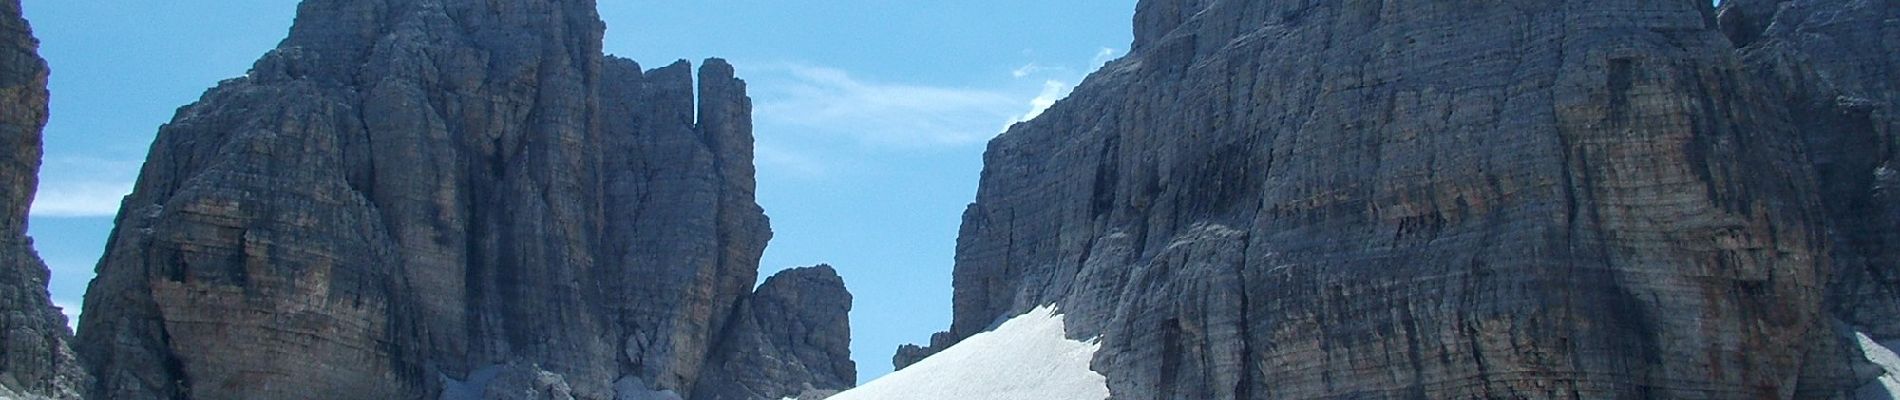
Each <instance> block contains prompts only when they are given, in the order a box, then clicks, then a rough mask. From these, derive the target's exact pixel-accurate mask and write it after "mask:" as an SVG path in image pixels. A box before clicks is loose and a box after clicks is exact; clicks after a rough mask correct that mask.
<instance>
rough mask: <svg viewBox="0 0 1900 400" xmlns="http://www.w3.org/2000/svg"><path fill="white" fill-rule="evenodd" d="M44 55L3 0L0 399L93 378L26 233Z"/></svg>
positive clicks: (73, 392) (40, 123)
mask: <svg viewBox="0 0 1900 400" xmlns="http://www.w3.org/2000/svg"><path fill="white" fill-rule="evenodd" d="M46 75H47V71H46V62H45V61H44V60H41V59H40V57H39V41H38V40H36V39H34V38H33V32H32V29H31V28H30V27H28V26H27V22H26V19H24V18H22V16H21V14H20V2H19V0H0V398H21V399H43V398H50V399H77V398H79V394H80V390H83V387H84V386H85V385H86V384H87V382H88V381H89V380H90V378H89V377H87V376H86V374H85V371H84V370H83V369H81V368H80V366H79V362H78V359H77V358H76V357H75V355H74V354H73V351H72V348H71V347H70V345H69V343H70V342H71V341H72V339H73V334H72V331H71V330H68V329H67V327H66V316H65V315H62V314H61V313H60V311H59V309H57V308H54V306H53V301H52V299H51V297H49V296H48V294H47V291H46V280H47V277H48V274H49V271H48V270H47V269H46V264H45V263H44V262H41V261H40V256H39V253H37V252H34V251H33V240H32V239H30V238H28V237H27V236H26V216H27V209H28V207H30V206H31V205H32V204H33V193H34V192H35V191H36V190H37V189H38V185H39V170H40V152H41V148H40V129H41V128H43V127H45V126H46V117H47V103H46V100H47V92H46Z"/></svg>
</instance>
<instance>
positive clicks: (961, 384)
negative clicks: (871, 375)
mask: <svg viewBox="0 0 1900 400" xmlns="http://www.w3.org/2000/svg"><path fill="white" fill-rule="evenodd" d="M1101 347H1102V345H1101V342H1100V341H1099V340H1091V341H1087V342H1081V341H1074V340H1069V339H1068V337H1067V336H1066V332H1065V331H1064V324H1063V321H1062V315H1060V314H1057V313H1056V309H1055V308H1054V307H1052V306H1045V307H1039V308H1036V309H1035V310H1033V311H1030V312H1029V313H1028V314H1023V315H1022V316H1019V317H1016V318H1012V319H1010V320H1009V321H1006V322H1003V324H1002V325H1001V326H998V327H997V328H996V330H994V331H991V332H986V333H980V334H977V335H976V336H971V337H970V338H969V339H965V340H964V341H963V342H961V343H958V344H957V345H956V346H951V347H950V348H949V349H945V350H944V351H943V352H940V353H937V354H936V355H933V356H930V358H926V359H924V360H923V361H921V362H918V363H917V364H916V365H911V366H910V367H909V368H905V369H903V370H901V371H897V372H893V373H891V374H890V375H885V376H884V377H883V378H880V379H878V380H876V381H872V382H871V383H868V384H865V385H864V386H860V387H858V388H857V389H851V390H848V391H845V392H842V393H838V395H836V396H833V397H831V398H830V399H829V400H939V399H941V400H969V399H983V400H1104V399H1107V398H1108V379H1107V378H1106V377H1103V376H1102V374H1099V373H1096V372H1095V371H1094V370H1091V369H1089V361H1090V360H1092V359H1094V358H1095V351H1096V350H1098V349H1100V348H1101Z"/></svg>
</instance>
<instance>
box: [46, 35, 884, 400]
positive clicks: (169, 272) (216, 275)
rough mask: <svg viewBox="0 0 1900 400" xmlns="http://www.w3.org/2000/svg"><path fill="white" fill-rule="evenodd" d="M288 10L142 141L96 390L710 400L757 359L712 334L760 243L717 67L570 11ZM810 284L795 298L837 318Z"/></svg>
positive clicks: (104, 282)
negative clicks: (270, 41)
mask: <svg viewBox="0 0 1900 400" xmlns="http://www.w3.org/2000/svg"><path fill="white" fill-rule="evenodd" d="M298 11H299V12H298V16H297V19H296V23H295V25H294V26H293V27H292V29H291V32H290V36H289V38H287V39H285V40H284V41H283V42H282V44H281V45H280V46H279V47H278V48H277V49H275V50H273V51H271V52H270V53H269V54H266V55H265V56H264V57H263V58H261V59H260V60H258V61H257V63H256V65H255V66H254V67H253V69H252V70H251V71H250V73H248V74H247V75H245V76H243V77H240V78H236V79H232V80H228V81H225V82H223V83H221V84H219V85H218V86H217V87H216V88H213V89H211V90H210V91H208V92H207V93H205V95H204V97H203V98H202V99H201V100H199V101H198V102H197V103H195V104H191V105H188V106H185V107H184V108H182V109H180V110H179V112H178V114H177V116H176V118H175V119H174V120H173V121H172V122H171V123H169V124H167V125H165V126H164V127H163V128H161V129H160V131H159V134H158V138H157V140H156V141H155V142H154V143H153V145H152V149H151V155H150V157H149V159H148V160H147V161H146V164H145V166H144V169H143V171H142V173H141V176H140V178H139V181H138V184H137V187H136V188H135V191H134V192H133V194H132V195H131V196H129V197H127V198H126V200H125V203H124V206H123V208H122V209H121V211H120V215H119V219H118V226H117V229H116V230H115V232H114V233H113V236H112V238H111V239H110V243H109V245H108V250H107V254H106V256H105V258H104V260H102V261H101V262H100V265H99V277H98V278H97V279H95V280H94V281H93V283H92V286H91V288H90V290H89V291H88V293H87V298H86V311H87V312H90V313H92V314H88V315H87V316H86V318H85V319H84V320H83V321H82V322H81V326H80V332H81V333H80V336H79V341H80V343H81V346H80V348H81V351H80V353H81V355H82V357H83V359H84V360H85V361H87V362H88V363H89V364H90V366H91V367H92V368H93V370H94V371H95V372H96V374H97V375H98V376H99V377H100V379H99V380H98V383H97V384H96V385H93V386H92V387H91V389H92V390H91V393H92V394H93V395H96V396H98V397H99V398H118V399H148V398H193V399H262V398H305V397H309V396H316V397H324V398H393V399H434V398H439V397H441V396H443V395H444V394H445V393H450V392H454V393H463V394H466V393H476V394H477V395H481V396H485V398H567V397H572V398H576V399H612V398H615V396H617V395H623V396H625V397H635V396H648V395H660V394H665V395H667V396H674V397H680V398H686V399H726V398H731V397H721V396H718V395H715V394H710V393H715V392H716V391H713V390H699V389H697V388H712V387H719V386H721V385H723V384H724V383H726V382H728V381H732V382H737V381H739V380H740V379H741V378H750V377H749V376H731V375H722V376H721V377H720V378H718V379H722V380H716V381H708V380H707V379H708V378H707V374H704V373H703V372H704V371H705V370H707V362H708V360H712V359H719V358H721V357H738V356H739V355H741V354H748V353H751V352H755V351H760V349H758V348H754V347H748V346H750V343H740V342H727V341H724V340H723V339H722V338H727V337H733V335H729V334H727V331H728V330H731V329H735V327H736V326H737V325H735V323H734V322H735V319H734V318H736V317H735V315H737V312H736V311H737V310H739V309H741V305H742V304H745V303H746V302H747V301H748V300H747V299H748V298H750V297H751V296H752V291H753V285H754V284H755V282H756V279H757V274H758V272H757V270H758V261H759V256H760V253H761V252H762V251H763V249H764V246H765V244H766V241H767V240H768V239H769V238H770V236H771V231H770V228H769V226H768V222H767V220H766V217H765V215H764V213H763V212H762V210H761V209H760V208H759V206H758V205H757V204H756V203H755V202H754V200H753V198H754V197H753V190H754V181H753V164H752V126H751V103H750V100H749V99H748V98H747V96H746V90H745V83H744V82H742V81H740V80H738V79H736V78H735V77H734V70H733V67H732V66H730V65H728V64H726V62H724V61H721V60H717V59H714V60H708V61H707V62H705V63H704V64H703V65H702V66H701V67H700V68H699V71H698V74H697V77H695V74H694V72H693V68H692V67H691V66H690V65H688V64H687V63H685V62H683V61H682V62H679V63H674V64H672V65H669V66H666V67H662V68H658V69H653V70H643V69H642V67H640V66H639V65H638V64H635V63H634V62H632V61H630V60H625V59H619V58H613V57H604V56H602V54H601V38H602V32H603V29H604V28H603V24H602V23H601V21H600V20H599V17H598V16H597V15H596V12H595V4H594V2H593V1H588V0H502V1H489V0H394V1H390V0H309V1H305V2H304V3H303V4H302V5H301V6H300V8H299V10H298ZM794 289H796V288H794ZM825 289H827V291H825V292H819V293H809V294H804V295H807V296H813V297H819V296H845V297H844V298H846V299H847V300H845V301H848V294H845V293H843V290H842V284H840V285H839V287H837V288H829V287H827V288H825ZM831 289H836V290H831ZM846 329H848V328H846ZM844 338H845V339H844V340H847V341H848V340H849V339H848V333H847V334H846V336H844ZM824 356H826V357H847V358H845V360H846V361H845V362H848V355H838V354H824ZM799 361H800V362H804V361H811V362H824V363H828V364H827V365H830V364H829V363H835V362H838V361H837V360H833V359H818V360H812V359H799ZM478 372H481V373H478ZM767 372H774V373H776V372H777V371H761V372H760V373H767ZM771 376H772V377H774V378H776V379H782V380H784V381H785V382H783V384H785V385H787V386H795V385H800V384H806V383H810V384H813V385H837V384H838V383H836V382H835V381H834V380H832V379H828V378H829V377H827V379H824V380H818V378H814V377H813V376H812V375H806V374H797V373H777V374H774V375H771ZM850 383H851V382H844V383H843V384H842V385H844V386H842V387H829V389H842V388H844V387H848V386H849V384H850ZM477 384H479V385H477ZM471 385H475V386H471ZM451 389H453V390H451ZM623 392H624V393H623ZM700 393H709V394H707V395H701V394H700ZM766 395H769V396H771V398H772V399H777V398H778V397H779V396H783V395H788V394H781V393H766ZM635 398H638V397H635Z"/></svg>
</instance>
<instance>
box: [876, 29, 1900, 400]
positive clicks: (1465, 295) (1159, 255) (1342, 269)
mask: <svg viewBox="0 0 1900 400" xmlns="http://www.w3.org/2000/svg"><path fill="white" fill-rule="evenodd" d="M1893 21H1900V6H1896V3H1895V2H1893V1H1886V0H1872V1H1868V0H1792V1H1788V0H1782V1H1774V0H1762V1H1746V0H1737V1H1735V2H1734V4H1732V5H1730V6H1726V7H1725V9H1724V10H1723V12H1722V13H1721V14H1720V16H1719V17H1718V13H1717V10H1716V9H1715V8H1714V7H1713V6H1712V5H1711V4H1710V2H1708V1H1705V0H1589V1H1576V0H1541V1H1506V2H1481V1H1425V0H1400V1H1376V2H1368V1H1242V0H1211V1H1204V0H1144V1H1141V2H1140V4H1139V6H1138V9H1137V11H1136V16H1135V21H1134V22H1135V43H1134V46H1133V47H1134V50H1133V51H1132V52H1131V53H1130V54H1129V55H1128V56H1127V57H1126V58H1124V59H1122V60H1119V61H1115V62H1112V63H1110V64H1109V65H1108V66H1106V67H1105V68H1104V69H1103V70H1101V71H1099V72H1097V73H1095V74H1094V75H1092V76H1091V77H1090V78H1089V79H1088V80H1087V81H1086V82H1084V83H1083V84H1082V85H1081V86H1080V87H1078V88H1077V89H1076V90H1075V91H1074V94H1073V95H1071V96H1070V97H1069V98H1068V99H1066V100H1064V101H1061V102H1059V103H1058V104H1056V105H1055V106H1054V107H1052V108H1050V109H1049V110H1048V111H1047V112H1046V113H1044V114H1042V116H1041V117H1039V118H1037V119H1035V120H1033V121H1029V122H1026V123H1023V124H1019V125H1017V126H1015V127H1013V128H1012V129H1011V130H1010V131H1009V132H1007V133H1005V134H1004V135H1002V136H1000V137H998V138H997V139H995V140H994V141H993V142H991V143H990V147H989V149H988V152H987V153H986V155H985V170H984V173H983V177H982V183H981V186H980V189H979V193H978V195H977V199H976V202H975V203H974V204H973V205H971V206H970V208H969V210H968V211H967V212H966V213H965V215H964V225H963V231H962V233H961V236H960V238H959V240H958V246H957V247H958V251H957V260H956V261H957V266H956V271H955V274H954V276H955V280H956V282H955V301H954V306H955V312H954V322H953V324H952V327H951V329H950V330H949V331H948V332H945V333H943V334H940V335H939V336H938V337H937V338H934V339H933V340H932V342H933V346H931V347H929V348H921V347H907V348H905V349H903V350H902V351H900V354H899V356H898V357H897V359H896V361H897V363H898V364H899V365H900V366H902V365H905V364H908V363H910V362H914V361H915V360H916V359H918V358H919V357H922V356H925V355H928V354H930V353H931V352H933V351H937V350H941V349H942V348H944V347H946V346H950V345H954V344H955V343H957V342H958V341H960V340H963V339H964V338H968V337H970V336H971V335H974V334H977V333H979V332H981V331H983V330H985V329H988V328H989V327H991V326H993V324H994V323H995V322H996V321H998V320H999V319H1000V318H1006V317H1010V316H1014V315H1018V314H1021V313H1023V312H1025V311H1028V310H1030V309H1032V308H1034V307H1038V306H1042V305H1047V304H1056V305H1059V306H1061V308H1062V309H1063V310H1064V311H1065V312H1066V314H1067V316H1066V318H1067V320H1068V322H1069V325H1068V329H1069V333H1070V337H1071V338H1076V339H1087V338H1094V337H1097V336H1099V337H1100V338H1101V340H1102V342H1101V344H1102V347H1101V350H1100V352H1099V353H1098V354H1097V355H1096V358H1095V360H1094V363H1093V366H1094V368H1095V369H1096V370H1097V371H1101V372H1102V373H1103V374H1105V375H1106V376H1107V378H1108V386H1109V388H1110V389H1111V391H1112V392H1113V396H1114V398H1116V399H1197V400H1199V399H1309V398H1780V399H1795V398H1798V399H1829V398H1835V399H1838V398H1853V397H1854V396H1857V395H1865V394H1866V393H1861V391H1862V390H1863V389H1865V388H1867V387H1868V386H1869V385H1872V382H1873V381H1874V380H1875V378H1876V377H1877V376H1879V375H1880V374H1881V369H1880V368H1878V367H1874V366H1873V365H1872V364H1870V363H1868V362H1867V360H1866V357H1864V356H1863V355H1862V354H1861V351H1862V349H1861V347H1860V346H1858V345H1857V344H1856V340H1855V336H1856V335H1855V332H1857V331H1858V332H1865V333H1868V334H1869V335H1870V337H1872V338H1873V339H1875V340H1884V341H1890V340H1894V339H1900V336H1895V334H1896V333H1895V330H1894V329H1895V326H1896V325H1895V324H1894V321H1895V320H1894V319H1893V316H1895V315H1900V314H1896V312H1895V311H1894V310H1897V309H1900V308H1896V307H1895V305H1896V304H1897V303H1896V302H1897V301H1900V296H1895V293H1900V290H1896V288H1900V285H1896V284H1895V282H1896V279H1895V277H1896V276H1900V272H1896V269H1895V268H1896V264H1895V262H1894V261H1893V260H1894V259H1895V256H1894V255H1893V253H1892V249H1895V248H1900V247H1895V246H1894V245H1893V243H1896V242H1894V238H1896V237H1900V228H1896V227H1897V226H1900V225H1896V224H1895V223H1894V222H1893V221H1900V218H1896V217H1895V215H1900V213H1896V212H1894V211H1893V210H1895V209H1896V206H1895V204H1896V203H1895V202H1894V200H1893V198H1892V197H1891V195H1890V193H1889V189H1888V188H1891V187H1893V185H1894V183H1895V182H1894V179H1896V178H1895V176H1896V174H1895V173H1893V172H1892V171H1893V168H1896V167H1900V166H1893V165H1888V164H1889V163H1890V160H1892V159H1893V152H1892V149H1893V143H1894V141H1893V139H1894V138H1893V136H1892V135H1893V133H1892V132H1893V130H1892V129H1893V127H1894V126H1895V125H1894V121H1895V119H1893V115H1894V114H1893V111H1892V110H1894V105H1895V102H1894V99H1895V98H1896V93H1895V92H1894V90H1893V89H1894V88H1893V87H1892V86H1893V85H1894V82H1895V80H1894V79H1895V77H1896V70H1895V67H1896V66H1900V63H1896V62H1895V60H1896V54H1900V53H1897V51H1900V46H1896V44H1900V40H1896V38H1897V37H1900V36H1896V32H1900V28H1896V25H1895V23H1894V22H1893ZM1875 388H1876V389H1878V387H1877V385H1875Z"/></svg>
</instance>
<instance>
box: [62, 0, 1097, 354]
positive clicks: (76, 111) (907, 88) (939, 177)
mask: <svg viewBox="0 0 1900 400" xmlns="http://www.w3.org/2000/svg"><path fill="white" fill-rule="evenodd" d="M295 3H296V2H295V1H292V0H246V1H229V0H84V1H76V0H24V6H25V8H26V15H27V18H28V19H29V20H30V21H31V22H32V23H33V27H34V29H35V33H36V34H37V35H38V36H39V37H40V39H41V41H42V44H41V46H42V47H41V55H42V56H44V57H45V58H47V61H48V63H50V64H51V66H52V69H53V77H52V82H51V86H52V92H53V104H52V120H51V122H49V124H48V126H47V129H46V161H45V166H44V167H43V169H42V171H41V175H42V180H41V184H40V194H39V199H38V201H36V202H35V204H34V210H33V217H32V221H31V223H32V225H31V233H32V235H33V236H34V237H35V238H36V245H37V246H38V248H39V251H40V255H41V256H42V257H44V258H45V259H46V261H47V264H49V265H50V266H51V267H52V269H53V282H52V292H53V297H54V300H55V301H56V302H58V303H60V304H62V305H64V306H66V307H67V308H68V309H69V312H77V306H78V305H79V300H80V299H81V298H82V296H83V294H84V291H85V286H86V282H87V281H89V280H90V279H91V278H92V269H93V265H94V264H95V263H97V261H98V258H99V255H100V253H101V252H102V251H103V248H104V245H105V238H106V236H107V234H108V233H109V231H110V230H111V228H112V214H113V213H114V212H115V211H116V209H117V206H118V202H119V198H120V196H122V195H124V194H125V193H126V192H127V191H128V190H129V189H130V187H131V182H132V180H133V179H135V178H136V176H137V172H138V167H139V165H140V163H141V162H142V160H143V159H144V155H145V152H146V149H147V147H148V146H149V145H150V144H151V140H152V135H153V134H154V133H155V132H156V131H157V128H158V126H159V125H160V124H163V123H165V122H166V121H168V120H170V119H171V116H172V113H173V111H174V110H175V109H176V108H177V107H179V106H183V105H185V104H187V103H190V102H192V101H194V100H196V99H197V98H198V96H199V95H200V94H202V93H203V92H204V90H205V89H207V88H210V87H211V86H212V85H214V84H216V83H217V82H218V81H220V80H223V79H227V78H230V77H235V76H239V75H242V74H243V73H244V71H245V70H246V69H248V68H249V67H250V65H251V62H252V61H254V60H255V59H256V58H257V57H258V56H259V55H262V54H263V53H264V51H266V50H268V49H270V48H272V47H274V46H275V45H276V43H277V41H278V40H280V39H282V37H283V36H284V35H285V33H286V32H287V30H288V28H289V26H290V21H291V18H292V17H293V16H294V12H295V8H296V7H295ZM602 3H603V4H602V5H601V17H602V19H605V20H606V21H607V26H608V31H607V40H606V47H607V48H606V51H607V52H608V53H610V54H615V55H620V56H625V57H629V58H633V59H635V60H637V61H640V62H641V63H642V65H645V66H648V67H657V66H662V65H665V64H667V63H670V62H672V61H673V60H676V59H689V60H692V61H694V62H698V61H699V60H700V59H703V58H706V57H714V56H717V57H723V58H726V59H728V60H731V61H732V62H733V64H735V66H737V68H738V70H739V74H740V76H741V77H742V78H744V79H746V80H747V81H748V82H749V83H750V88H751V90H752V96H753V98H754V104H755V106H756V110H755V115H754V117H755V119H756V121H755V125H756V132H755V134H756V136H757V137H758V160H757V162H758V165H759V202H760V203H761V204H762V205H764V207H765V209H766V213H767V214H769V215H771V217H772V226H773V230H774V231H775V232H776V233H777V235H776V237H775V238H774V239H773V241H772V244H771V246H770V247H769V248H768V249H767V250H766V255H765V261H764V265H763V266H762V267H761V270H762V271H761V273H762V274H770V273H772V272H774V271H777V270H780V269H784V268H788V267H795V266H804V265H811V264H817V263H831V264H832V265H834V266H836V267H837V268H838V269H839V271H840V272H841V273H843V274H844V276H845V280H846V282H847V284H849V285H850V287H851V290H852V292H853V294H854V295H855V296H856V306H855V309H854V310H853V312H852V328H853V330H854V332H853V349H852V350H853V353H854V355H855V356H856V358H857V360H858V368H859V370H860V375H861V378H863V379H870V378H875V377H877V376H880V375H883V374H884V373H887V372H889V370H890V356H891V353H892V350H894V349H895V348H896V346H897V345H899V344H902V343H908V342H922V341H926V340H928V338H929V335H930V334H931V333H932V332H935V331H937V330H939V329H943V328H945V327H947V326H948V325H949V319H950V317H949V314H950V270H951V264H952V255H953V254H954V250H955V247H956V233H957V226H958V223H959V222H960V221H959V219H960V216H961V214H962V212H963V208H964V206H965V205H967V204H968V203H969V202H970V201H971V199H973V198H974V197H975V192H976V183H977V176H978V173H979V172H980V171H981V170H982V159H981V157H982V153H983V146H984V143H985V142H986V141H987V140H988V139H989V138H991V137H993V136H994V135H995V134H996V133H998V132H1000V131H1002V130H1003V129H1004V128H1005V127H1006V126H1007V125H1008V124H1009V123H1010V122H1012V121H1016V120H1020V119H1022V118H1025V117H1027V116H1030V115H1033V114H1034V113H1035V112H1037V111H1038V110H1039V109H1040V108H1042V107H1046V106H1047V104H1049V103H1050V102H1053V101H1054V100H1055V99H1057V98H1060V97H1061V96H1064V95H1066V94H1067V91H1068V89H1069V88H1070V87H1071V86H1072V85H1074V84H1075V83H1077V82H1079V81H1080V80H1081V79H1082V77H1083V76H1084V75H1085V74H1086V73H1087V72H1088V71H1090V70H1093V69H1094V68H1095V67H1096V66H1098V65H1100V64H1101V63H1102V62H1104V61H1107V60H1108V59H1111V58H1113V57H1119V56H1121V55H1122V53H1123V52H1125V51H1126V50H1127V49H1128V44H1129V42H1130V41H1131V40H1132V39H1131V37H1130V27H1129V21H1130V19H1131V18H1132V14H1133V10H1134V3H1135V0H1044V1H1027V2H1026V1H1020V0H965V1H956V2H894V1H876V0H832V1H819V2H790V1H760V0H750V1H742V0H701V1H651V0H621V1H616V0H603V1H602Z"/></svg>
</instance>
